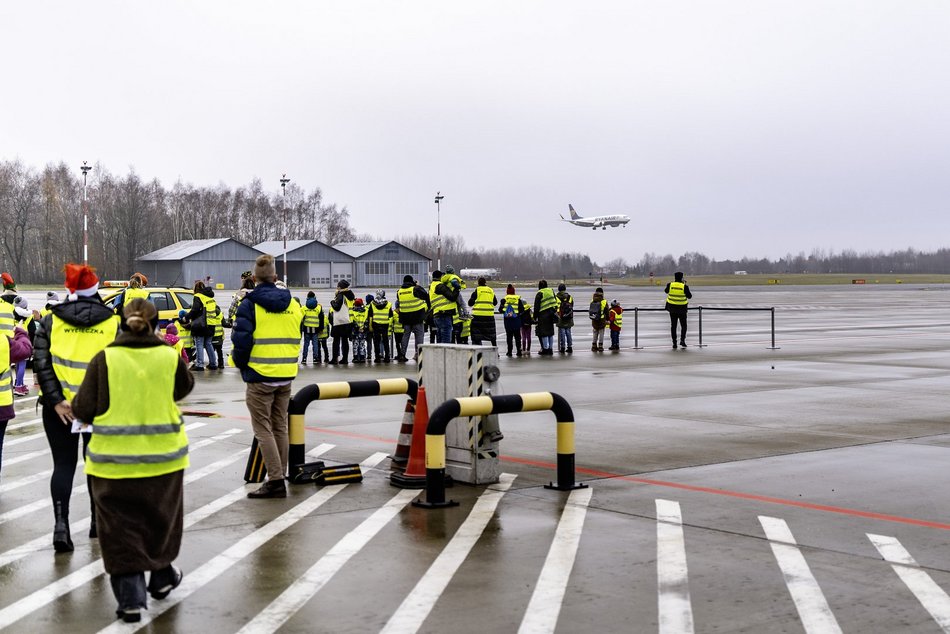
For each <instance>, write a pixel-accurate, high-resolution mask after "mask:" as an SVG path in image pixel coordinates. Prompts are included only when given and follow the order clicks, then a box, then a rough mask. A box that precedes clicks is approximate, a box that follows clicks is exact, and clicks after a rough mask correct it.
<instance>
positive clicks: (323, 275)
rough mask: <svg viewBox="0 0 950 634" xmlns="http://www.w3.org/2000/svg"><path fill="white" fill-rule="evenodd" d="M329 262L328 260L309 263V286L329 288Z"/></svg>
mask: <svg viewBox="0 0 950 634" xmlns="http://www.w3.org/2000/svg"><path fill="white" fill-rule="evenodd" d="M330 282H331V278H330V263H329V262H311V263H310V284H309V286H310V288H330V287H331V284H330Z"/></svg>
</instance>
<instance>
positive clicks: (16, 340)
mask: <svg viewBox="0 0 950 634" xmlns="http://www.w3.org/2000/svg"><path fill="white" fill-rule="evenodd" d="M31 354H33V344H31V343H30V337H29V335H27V334H26V331H25V330H23V329H22V328H14V329H13V336H12V337H11V338H10V358H9V359H8V361H9V363H8V364H7V365H11V364H13V363H19V362H20V361H26V360H27V359H29V358H30V355H31ZM0 363H2V361H0ZM10 384H11V385H13V382H12V381H11V382H10ZM15 416H16V413H15V411H14V408H13V403H10V404H9V405H6V406H3V407H0V421H5V420H10V419H12V418H14V417H15Z"/></svg>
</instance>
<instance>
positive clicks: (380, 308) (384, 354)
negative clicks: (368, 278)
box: [368, 289, 393, 363]
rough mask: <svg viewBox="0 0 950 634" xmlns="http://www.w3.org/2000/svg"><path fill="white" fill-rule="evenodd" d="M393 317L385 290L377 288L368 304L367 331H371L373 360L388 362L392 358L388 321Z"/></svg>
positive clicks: (391, 306)
mask: <svg viewBox="0 0 950 634" xmlns="http://www.w3.org/2000/svg"><path fill="white" fill-rule="evenodd" d="M392 318H393V305H392V303H391V302H390V301H389V300H388V299H386V291H384V290H382V289H379V290H378V291H376V295H375V296H374V297H373V302H372V303H371V304H370V305H369V317H368V321H369V331H370V332H371V333H373V361H374V362H375V363H380V362H382V363H389V362H390V361H391V360H392V354H391V348H390V347H389V323H390V322H391V321H392Z"/></svg>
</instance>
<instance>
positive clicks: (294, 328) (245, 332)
mask: <svg viewBox="0 0 950 634" xmlns="http://www.w3.org/2000/svg"><path fill="white" fill-rule="evenodd" d="M254 281H255V283H256V286H255V287H254V290H253V291H250V292H249V293H248V294H247V295H245V296H244V300H243V301H242V302H241V305H240V306H239V307H238V310H237V317H236V319H235V321H234V328H232V329H231V343H232V344H233V346H234V348H233V351H232V352H231V359H232V360H233V361H234V365H235V366H237V367H238V368H239V369H240V370H241V378H242V379H243V380H244V382H245V383H246V384H247V388H246V392H245V402H246V403H247V409H248V411H249V412H250V413H251V426H252V428H253V430H254V437H255V438H257V444H258V446H260V448H261V455H262V456H263V457H264V467H265V468H266V469H267V481H265V482H264V484H263V485H261V487H260V488H259V489H257V490H255V491H252V492H250V493H248V494H247V496H248V497H249V498H283V497H287V485H286V482H285V478H286V477H287V469H288V466H289V465H288V464H287V455H288V453H289V450H290V445H289V437H288V429H287V406H288V405H289V404H290V384H291V383H292V382H293V380H294V379H295V378H296V377H297V369H298V367H299V366H298V362H297V359H299V358H300V323H301V322H302V321H303V312H302V311H301V309H300V304H298V303H297V302H295V301H293V299H292V298H291V295H290V291H288V290H287V289H283V288H278V287H277V286H276V285H275V284H274V282H276V281H277V266H276V264H275V263H274V257H273V256H272V255H262V256H260V257H259V258H257V260H256V261H255V263H254Z"/></svg>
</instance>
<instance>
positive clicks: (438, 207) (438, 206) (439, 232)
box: [435, 192, 445, 271]
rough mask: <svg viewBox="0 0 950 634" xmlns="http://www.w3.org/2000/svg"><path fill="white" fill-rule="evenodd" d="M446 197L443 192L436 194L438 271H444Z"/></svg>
mask: <svg viewBox="0 0 950 634" xmlns="http://www.w3.org/2000/svg"><path fill="white" fill-rule="evenodd" d="M443 198H445V196H443V195H442V192H436V193H435V214H436V216H435V234H436V243H437V245H438V254H437V256H436V261H435V267H436V269H437V270H439V271H441V270H442V199H443Z"/></svg>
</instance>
